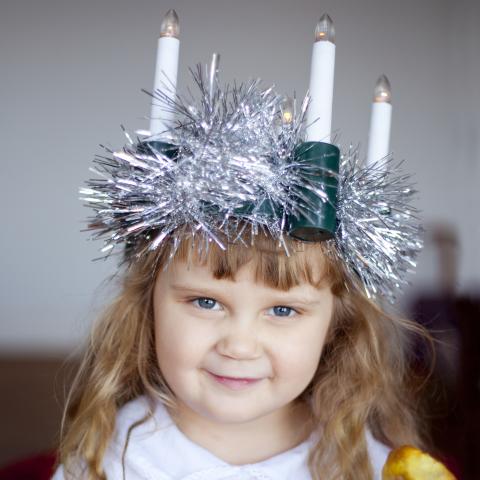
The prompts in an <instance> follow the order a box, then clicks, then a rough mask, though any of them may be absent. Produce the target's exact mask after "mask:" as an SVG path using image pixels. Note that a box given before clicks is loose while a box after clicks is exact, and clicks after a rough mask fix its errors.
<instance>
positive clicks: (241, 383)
mask: <svg viewBox="0 0 480 480" xmlns="http://www.w3.org/2000/svg"><path fill="white" fill-rule="evenodd" d="M207 372H208V374H209V375H210V376H211V377H212V378H213V379H214V380H216V381H217V382H218V383H221V384H222V385H225V386H226V387H228V388H230V389H232V390H242V389H244V388H248V387H249V386H250V385H253V384H255V383H258V382H260V380H262V379H261V378H230V377H221V376H219V375H215V374H214V373H212V372H209V371H208V370H207Z"/></svg>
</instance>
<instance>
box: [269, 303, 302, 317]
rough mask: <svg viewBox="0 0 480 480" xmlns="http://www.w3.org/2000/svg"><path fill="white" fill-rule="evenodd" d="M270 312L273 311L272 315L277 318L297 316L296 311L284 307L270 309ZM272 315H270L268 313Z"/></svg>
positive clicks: (278, 306)
mask: <svg viewBox="0 0 480 480" xmlns="http://www.w3.org/2000/svg"><path fill="white" fill-rule="evenodd" d="M270 311H273V315H275V316H277V317H293V316H294V315H296V314H297V311H296V310H294V309H293V308H291V307H285V306H284V305H277V306H275V307H272V308H271V309H270ZM270 315H272V313H270Z"/></svg>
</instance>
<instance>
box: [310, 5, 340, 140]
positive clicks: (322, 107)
mask: <svg viewBox="0 0 480 480" xmlns="http://www.w3.org/2000/svg"><path fill="white" fill-rule="evenodd" d="M334 69H335V29H334V27H333V22H332V19H331V18H330V17H329V16H328V15H327V14H324V15H323V16H322V17H321V18H320V20H319V22H318V24H317V28H316V29H315V43H314V44H313V51H312V63H311V68H310V89H309V90H310V97H311V100H310V104H309V106H308V112H307V125H308V126H307V132H306V133H307V141H321V142H326V143H330V134H331V131H332V101H333V75H334Z"/></svg>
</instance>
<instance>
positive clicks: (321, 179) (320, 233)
mask: <svg viewBox="0 0 480 480" xmlns="http://www.w3.org/2000/svg"><path fill="white" fill-rule="evenodd" d="M295 162H296V163H302V164H307V165H308V167H309V169H310V171H311V173H309V172H307V173H304V177H305V179H306V180H307V181H310V182H311V184H312V185H314V186H317V187H319V188H320V187H321V188H323V191H324V192H325V193H326V195H327V199H322V198H319V196H318V195H317V194H316V193H314V192H312V191H311V190H310V189H308V188H303V189H302V196H303V197H305V199H306V200H305V199H304V200H302V203H304V204H305V203H306V204H307V205H305V207H306V208H307V209H308V211H309V213H308V215H306V214H300V215H298V216H293V215H289V216H288V217H287V225H288V233H289V235H290V236H292V237H294V238H297V239H298V240H303V241H306V242H318V241H323V240H328V239H330V238H333V237H334V235H335V229H336V224H337V216H336V209H337V190H338V172H339V168H340V150H339V149H338V147H336V146H335V145H331V144H330V143H323V142H305V143H302V144H301V145H299V146H298V147H297V149H296V150H295Z"/></svg>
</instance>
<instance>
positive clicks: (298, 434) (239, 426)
mask: <svg viewBox="0 0 480 480" xmlns="http://www.w3.org/2000/svg"><path fill="white" fill-rule="evenodd" d="M169 412H170V415H171V417H172V419H173V420H174V421H175V423H176V425H177V427H178V428H179V429H180V430H181V431H182V432H183V433H184V434H185V435H186V436H187V437H188V438H189V439H190V440H192V441H193V442H195V443H197V444H198V445H200V446H201V447H203V448H205V449H207V450H208V451H210V452H211V453H212V454H213V455H215V456H216V457H218V458H220V459H221V460H223V461H225V462H227V463H229V464H231V465H244V464H249V463H257V462H261V461H263V460H266V459H268V458H271V457H273V456H275V455H278V454H280V453H282V452H285V451H287V450H290V449H292V448H294V447H296V446H297V445H299V444H300V443H302V442H303V441H304V440H306V439H307V438H308V437H309V435H310V434H311V433H312V430H313V426H312V421H311V414H310V409H309V407H308V406H307V405H306V404H305V403H304V402H298V403H292V404H290V405H288V406H287V407H285V408H283V409H280V410H277V411H276V412H273V413H271V414H269V415H266V416H264V417H260V418H257V419H255V420H252V421H251V422H247V423H219V422H215V421H212V420H210V419H208V418H206V417H203V416H201V415H199V414H197V413H196V412H194V411H193V410H191V409H190V408H188V407H187V406H186V405H183V404H180V405H179V407H178V410H177V411H176V412H173V411H170V410H169Z"/></svg>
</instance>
